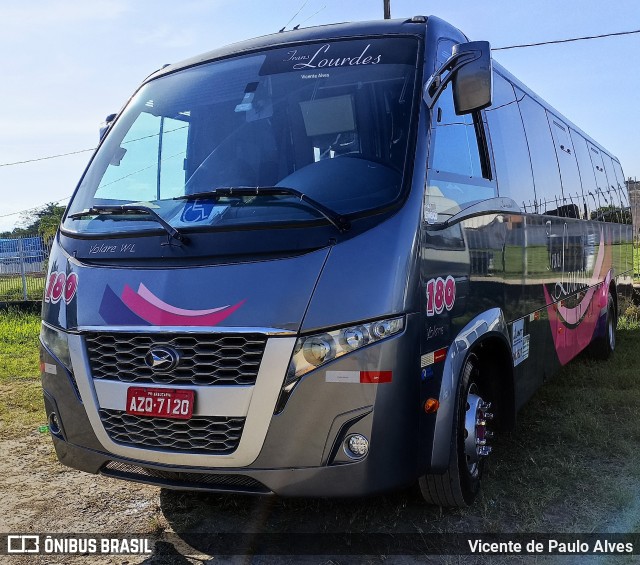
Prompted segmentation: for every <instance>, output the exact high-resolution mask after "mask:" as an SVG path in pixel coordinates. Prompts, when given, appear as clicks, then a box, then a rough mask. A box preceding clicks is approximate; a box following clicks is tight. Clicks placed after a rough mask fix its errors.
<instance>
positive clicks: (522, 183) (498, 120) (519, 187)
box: [485, 72, 536, 213]
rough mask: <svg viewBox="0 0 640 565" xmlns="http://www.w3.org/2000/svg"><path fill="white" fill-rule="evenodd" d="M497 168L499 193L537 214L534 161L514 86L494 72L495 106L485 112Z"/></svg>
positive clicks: (527, 210)
mask: <svg viewBox="0 0 640 565" xmlns="http://www.w3.org/2000/svg"><path fill="white" fill-rule="evenodd" d="M485 114H486V116H487V121H488V123H489V133H490V136H491V147H492V149H493V159H494V163H495V168H496V178H497V181H498V192H499V194H500V196H508V197H509V198H512V199H513V200H515V201H516V202H517V203H518V204H519V205H520V206H522V209H523V210H524V211H525V212H530V213H531V212H535V205H534V203H535V200H536V195H535V191H534V187H533V176H532V173H531V161H530V159H529V149H528V147H527V138H526V137H525V133H524V126H523V125H522V117H521V116H520V110H519V109H518V104H517V101H516V95H515V93H514V90H513V86H512V84H511V83H510V82H509V81H508V80H506V79H505V78H503V77H502V76H500V75H499V74H497V73H495V72H494V73H493V104H492V105H491V106H490V107H489V108H487V109H486V110H485Z"/></svg>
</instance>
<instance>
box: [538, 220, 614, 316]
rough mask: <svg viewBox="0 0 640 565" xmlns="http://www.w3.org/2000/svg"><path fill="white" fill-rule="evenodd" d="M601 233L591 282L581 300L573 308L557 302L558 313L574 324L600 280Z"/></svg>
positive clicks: (602, 258) (601, 261) (602, 252)
mask: <svg viewBox="0 0 640 565" xmlns="http://www.w3.org/2000/svg"><path fill="white" fill-rule="evenodd" d="M603 237H604V236H603V233H602V230H600V245H599V246H598V256H597V257H596V264H595V266H594V267H593V274H592V275H591V282H590V283H589V287H590V288H589V290H588V291H587V292H586V294H585V295H584V297H583V298H582V300H581V301H580V303H579V304H578V305H577V306H574V307H573V308H566V307H564V306H561V305H560V304H558V314H560V316H561V317H562V318H563V319H564V320H565V321H566V322H567V323H568V324H572V325H575V324H577V323H578V322H579V321H580V318H582V316H583V315H584V314H585V312H586V308H585V306H586V305H588V304H589V303H590V302H591V298H592V297H593V293H594V292H595V291H596V289H595V285H596V284H598V281H599V280H600V271H601V270H602V263H603V262H604V245H603V244H602V242H603ZM548 303H549V298H548V297H547V304H548Z"/></svg>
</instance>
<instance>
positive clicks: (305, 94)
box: [64, 38, 418, 233]
mask: <svg viewBox="0 0 640 565" xmlns="http://www.w3.org/2000/svg"><path fill="white" fill-rule="evenodd" d="M417 46H418V42H417V40H415V39H411V38H386V39H358V40H343V41H331V42H324V43H310V44H306V45H302V46H300V45H296V46H292V47H285V48H277V49H271V50H268V51H262V52H260V53H258V54H250V55H244V56H239V57H234V58H229V59H224V60H220V61H216V62H212V63H207V64H202V65H199V66H195V67H191V68H187V69H185V70H182V71H178V72H175V73H172V74H168V75H165V76H162V77H160V78H158V79H155V80H152V81H150V82H149V83H147V84H145V85H144V86H143V87H142V88H141V89H140V90H139V91H138V93H137V94H136V95H135V96H134V97H133V98H132V100H131V101H130V103H129V104H128V106H127V107H126V109H125V110H124V111H123V112H122V114H121V116H120V117H119V118H118V120H117V121H116V123H115V124H114V125H113V126H112V128H111V131H109V133H108V135H107V138H106V139H105V140H104V143H103V144H102V145H101V147H100V149H99V150H98V152H97V154H96V156H95V157H94V159H93V161H92V162H91V164H90V166H89V168H88V170H87V172H86V174H85V176H84V178H83V180H82V182H81V184H80V186H79V187H78V190H77V191H76V194H75V195H74V198H73V200H72V202H71V205H70V207H69V211H68V215H67V217H66V219H65V222H64V228H65V229H66V230H69V231H73V232H80V233H82V232H85V233H108V232H113V231H116V230H117V231H119V232H121V231H139V230H146V229H149V230H152V229H157V228H158V224H157V223H156V222H153V221H150V217H149V215H148V214H142V213H141V214H135V213H131V212H129V213H127V214H117V213H110V214H108V215H106V214H91V213H89V212H90V211H91V210H92V209H93V207H94V206H98V207H100V206H120V205H125V206H131V205H137V206H140V207H143V206H144V207H148V208H151V209H153V211H154V212H156V213H157V214H158V215H159V216H160V217H161V218H162V219H163V220H165V221H166V222H167V223H168V224H170V225H171V226H173V227H176V228H189V227H194V228H199V229H202V228H211V229H215V228H217V227H220V228H223V229H230V228H231V229H232V228H233V227H234V226H235V225H238V226H246V225H258V226H260V225H262V224H264V225H265V226H272V225H273V224H274V223H275V224H277V223H286V224H297V223H304V222H309V221H314V222H318V221H319V220H320V221H323V220H324V219H325V217H324V216H323V215H322V214H321V213H319V212H318V210H317V209H314V207H313V206H309V205H307V203H305V202H304V201H302V200H301V199H300V198H297V197H295V196H294V195H291V194H287V193H286V191H281V192H282V194H274V193H277V191H274V190H271V191H263V192H258V191H257V192H256V194H255V195H251V194H247V191H246V190H245V191H238V195H233V193H232V191H231V194H230V195H225V196H211V195H210V196H207V195H206V193H212V191H214V194H215V190H216V189H221V188H248V187H265V188H266V187H272V188H273V187H284V188H288V189H293V191H292V192H296V191H297V192H298V193H303V194H304V195H306V196H308V197H309V198H310V199H313V200H314V201H316V202H318V203H320V204H321V205H322V206H324V207H326V208H327V209H328V210H331V211H333V212H335V213H336V214H339V215H349V214H354V213H361V214H365V213H375V212H376V211H378V210H380V209H382V208H385V207H387V206H389V204H391V203H393V202H395V201H397V200H398V199H399V198H400V197H401V187H402V186H403V174H404V171H405V167H406V162H407V152H408V140H409V130H410V126H411V123H410V122H411V116H412V114H413V112H412V106H413V104H414V103H415V102H414V101H415V99H416V96H415V95H414V88H415V84H416V70H417V57H418V49H417ZM219 192H220V193H224V194H228V193H230V191H228V190H227V191H226V192H225V191H219ZM201 193H202V197H200V198H189V197H188V196H189V195H198V194H201ZM185 196H186V197H187V198H185ZM180 197H182V198H180Z"/></svg>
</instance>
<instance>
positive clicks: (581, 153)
mask: <svg viewBox="0 0 640 565" xmlns="http://www.w3.org/2000/svg"><path fill="white" fill-rule="evenodd" d="M569 135H570V136H571V141H572V143H573V149H574V151H575V154H576V160H577V161H578V171H579V172H580V182H581V183H582V208H583V210H582V213H583V216H584V217H585V218H587V219H588V218H590V217H591V212H595V210H596V208H597V207H598V206H597V200H596V193H597V185H596V176H595V172H594V169H593V165H592V163H591V157H590V156H589V148H588V147H587V141H586V140H585V138H584V137H582V135H580V134H579V133H578V132H576V131H575V130H573V129H569Z"/></svg>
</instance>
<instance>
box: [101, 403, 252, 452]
mask: <svg viewBox="0 0 640 565" xmlns="http://www.w3.org/2000/svg"><path fill="white" fill-rule="evenodd" d="M99 413H100V419H101V420H102V424H103V426H104V429H105V431H106V432H107V434H108V435H109V437H110V438H111V440H112V441H114V442H116V443H119V444H121V445H126V446H129V447H140V448H143V449H167V450H171V451H182V452H185V453H187V452H188V453H199V454H207V455H228V454H229V453H233V452H234V451H235V450H236V449H237V447H238V443H239V442H240V436H241V435H242V428H243V427H244V421H245V419H244V418H226V417H222V416H194V417H193V418H190V419H189V420H174V419H171V418H150V417H143V416H134V415H132V414H127V413H126V412H121V411H119V410H106V409H104V408H102V409H100V411H99Z"/></svg>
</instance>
